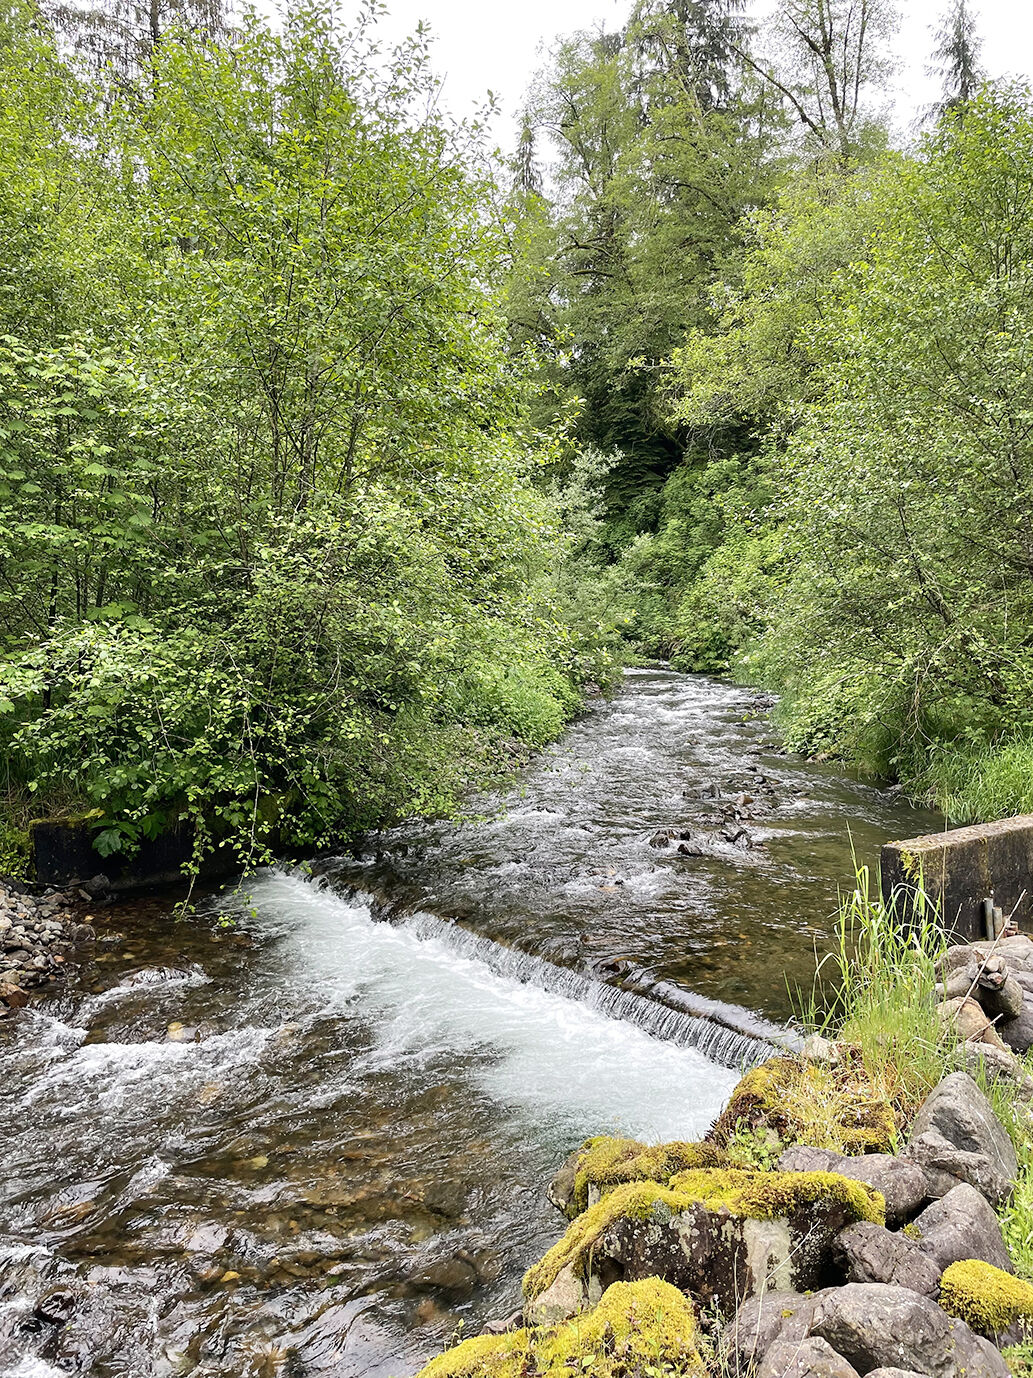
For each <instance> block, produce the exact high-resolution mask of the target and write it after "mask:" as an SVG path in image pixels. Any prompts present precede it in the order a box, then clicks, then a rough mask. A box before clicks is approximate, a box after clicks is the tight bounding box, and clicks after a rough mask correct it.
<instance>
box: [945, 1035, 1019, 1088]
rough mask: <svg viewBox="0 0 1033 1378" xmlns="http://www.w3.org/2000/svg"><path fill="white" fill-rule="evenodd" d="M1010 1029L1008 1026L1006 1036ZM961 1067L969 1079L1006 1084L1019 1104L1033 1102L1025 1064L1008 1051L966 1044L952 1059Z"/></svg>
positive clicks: (978, 1044) (985, 1044) (985, 1045)
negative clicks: (978, 1077) (972, 1077)
mask: <svg viewBox="0 0 1033 1378" xmlns="http://www.w3.org/2000/svg"><path fill="white" fill-rule="evenodd" d="M1007 1028H1008V1026H1007V1025H1005V1031H1006V1032H1007ZM952 1060H953V1061H954V1062H955V1064H958V1063H960V1068H959V1070H961V1071H965V1072H968V1073H969V1074H970V1075H971V1074H973V1073H979V1074H980V1075H982V1076H984V1077H986V1078H987V1079H988V1080H990V1081H993V1082H997V1081H1005V1082H1007V1083H1008V1089H1009V1092H1010V1094H1011V1095H1012V1097H1013V1098H1014V1099H1016V1100H1021V1101H1030V1100H1033V1077H1031V1076H1030V1075H1029V1073H1028V1072H1027V1071H1026V1069H1025V1068H1024V1067H1023V1065H1022V1063H1021V1062H1020V1061H1019V1059H1018V1058H1017V1057H1016V1056H1015V1054H1014V1052H1010V1051H1009V1050H1008V1049H1006V1048H991V1047H990V1045H989V1044H988V1043H963V1044H962V1045H961V1046H960V1047H959V1048H958V1049H956V1051H955V1054H954V1057H953V1059H952Z"/></svg>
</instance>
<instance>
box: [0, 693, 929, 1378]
mask: <svg viewBox="0 0 1033 1378" xmlns="http://www.w3.org/2000/svg"><path fill="white" fill-rule="evenodd" d="M769 733H770V729H769V728H768V726H767V725H766V723H765V720H764V717H763V714H762V713H760V712H759V711H758V707H757V704H756V702H755V700H754V698H753V696H752V695H751V694H750V693H749V692H748V691H745V690H741V689H737V688H734V687H731V686H728V685H725V684H722V683H719V682H717V681H712V680H707V679H702V678H697V677H693V678H689V677H686V676H680V675H675V674H671V673H665V672H662V671H649V672H635V673H633V674H630V675H629V676H628V678H627V683H626V685H625V688H624V691H623V692H622V693H621V694H620V695H619V696H618V697H617V698H615V699H614V700H613V701H611V702H609V703H600V704H599V705H597V706H596V708H595V709H594V710H593V711H592V712H591V713H589V714H588V715H587V716H586V717H585V718H584V719H583V720H582V721H581V722H580V723H579V724H577V725H576V726H575V727H573V728H572V729H571V730H570V731H569V732H568V733H567V735H566V737H565V738H564V740H563V742H562V743H561V744H560V745H559V746H558V747H557V748H556V749H554V750H553V751H552V752H550V753H547V754H545V755H544V756H543V757H542V758H540V759H539V760H538V761H537V762H535V763H534V764H533V765H531V766H530V767H529V768H528V769H527V770H526V771H525V772H524V773H523V775H522V778H521V780H520V782H519V783H518V785H517V786H516V787H515V788H514V789H513V790H512V791H510V792H508V794H507V795H506V796H505V800H504V802H505V809H504V810H503V809H501V808H500V801H499V800H497V799H496V800H487V801H484V806H483V812H484V817H482V818H481V819H480V821H471V822H467V823H464V824H462V825H459V826H455V825H445V824H424V825H412V826H407V827H404V828H399V829H395V830H392V831H391V832H390V833H386V834H383V835H381V836H380V837H379V838H377V839H373V840H371V841H370V843H369V844H368V846H367V849H366V850H364V851H363V852H361V853H360V854H359V855H354V856H347V857H338V858H332V859H329V860H325V861H323V862H322V863H321V864H320V866H319V867H318V868H317V869H318V871H319V872H320V875H319V877H317V878H315V879H312V878H307V877H302V876H300V875H294V874H287V873H282V872H269V873H267V874H265V875H262V876H260V877H258V878H256V879H255V880H254V881H252V882H251V883H250V884H249V887H248V892H247V894H246V896H241V895H238V896H230V897H222V898H219V897H213V898H212V900H211V901H210V902H209V903H207V904H206V905H205V906H203V907H202V913H201V914H200V915H199V916H198V918H196V919H194V920H192V921H190V922H176V921H175V920H173V918H172V917H171V915H170V908H171V900H170V899H162V898H160V897H159V898H156V899H153V900H149V901H145V902H139V901H138V902H136V903H134V904H131V905H130V904H123V905H118V906H114V907H112V908H111V909H109V910H106V911H103V912H99V913H98V914H97V915H96V921H97V927H98V934H99V942H98V947H97V954H96V959H95V960H94V961H92V962H91V963H89V964H87V965H86V966H84V967H83V968H82V969H81V970H80V971H79V972H78V973H77V975H76V976H75V977H74V978H73V979H72V980H70V982H69V983H68V985H67V986H66V987H65V988H64V989H63V990H61V991H59V992H56V993H51V994H49V995H47V996H45V997H44V998H42V999H40V1000H38V1001H37V1002H36V1003H35V1004H34V1005H33V1006H32V1007H30V1008H29V1009H27V1010H25V1011H22V1012H20V1013H19V1014H18V1015H17V1016H16V1017H13V1018H11V1019H9V1020H7V1021H6V1022H5V1024H4V1025H2V1026H0V1086H2V1087H3V1090H4V1110H3V1121H2V1123H3V1129H2V1133H0V1143H2V1149H3V1157H2V1171H0V1374H3V1375H18V1378H52V1375H55V1374H65V1373H74V1374H90V1375H97V1378H116V1375H117V1376H118V1378H159V1375H173V1374H190V1375H194V1376H195V1378H266V1375H268V1378H273V1375H280V1374H283V1375H287V1376H288V1378H302V1376H304V1378H309V1375H312V1376H313V1378H314V1376H315V1375H327V1378H329V1376H330V1375H333V1378H353V1376H354V1378H360V1375H370V1378H376V1376H378V1375H379V1376H380V1378H390V1376H391V1375H394V1378H405V1375H409V1374H411V1373H413V1372H414V1371H415V1370H416V1369H417V1368H418V1367H419V1366H420V1364H421V1363H422V1362H423V1361H425V1360H426V1359H427V1358H428V1357H429V1356H430V1355H432V1354H433V1353H435V1352H436V1351H437V1350H438V1349H439V1348H440V1346H441V1344H442V1342H443V1341H444V1340H446V1339H447V1338H449V1337H450V1336H451V1335H453V1334H455V1333H456V1332H457V1331H462V1332H463V1333H466V1334H475V1333H477V1332H478V1331H479V1329H480V1328H481V1326H482V1325H483V1324H484V1323H485V1321H486V1320H487V1319H489V1318H492V1317H497V1316H499V1315H502V1314H506V1313H508V1312H509V1311H510V1310H512V1308H513V1306H514V1304H515V1303H516V1300H517V1297H518V1280H519V1275H520V1272H521V1270H522V1269H523V1268H524V1267H525V1266H526V1265H527V1264H528V1263H529V1262H530V1261H532V1260H533V1259H534V1258H535V1257H536V1256H537V1255H538V1254H539V1253H541V1252H542V1250H543V1249H544V1248H545V1247H547V1246H548V1244H549V1243H551V1242H552V1240H553V1239H554V1238H555V1237H556V1236H557V1234H558V1233H559V1229H560V1221H559V1218H558V1217H557V1216H556V1214H555V1212H554V1211H553V1210H552V1209H551V1207H549V1206H548V1204H547V1203H546V1202H545V1200H544V1196H543V1186H544V1184H545V1182H546V1181H547V1179H548V1177H549V1176H550V1175H551V1173H552V1171H553V1170H554V1169H555V1167H556V1166H557V1165H558V1163H559V1161H560V1160H561V1159H562V1157H563V1156H564V1155H565V1154H566V1153H567V1152H568V1151H569V1150H570V1149H571V1148H572V1147H574V1146H575V1145H576V1144H577V1143H578V1142H579V1141H580V1140H581V1139H582V1138H584V1137H585V1136H587V1135H589V1134H593V1133H599V1132H618V1133H623V1134H628V1135H632V1136H635V1137H637V1138H643V1139H647V1140H654V1141H655V1140H660V1139H664V1138H692V1137H694V1136H697V1135H699V1134H700V1133H702V1132H703V1131H704V1130H705V1129H706V1127H707V1125H708V1124H709V1122H710V1121H711V1120H712V1119H713V1117H714V1116H715V1115H716V1114H717V1112H718V1111H719V1109H720V1107H721V1105H722V1103H723V1101H724V1099H725V1098H726V1097H727V1095H728V1092H729V1091H730V1089H731V1087H732V1085H733V1084H734V1082H735V1080H736V1078H737V1075H738V1070H737V1069H738V1068H739V1067H740V1066H742V1065H746V1064H748V1063H749V1062H751V1061H755V1060H757V1059H758V1058H761V1057H763V1056H764V1055H765V1053H766V1052H767V1047H768V1045H767V1041H766V1040H768V1039H770V1038H778V1037H780V1033H779V1029H778V1027H777V1026H778V1025H780V1024H781V1022H782V1021H783V1020H784V1018H785V1016H786V1015H787V1014H788V1013H789V1005H788V996H787V983H788V984H792V983H793V982H806V981H808V980H809V975H810V973H811V972H812V971H813V965H814V951H815V947H816V946H817V947H818V948H819V949H820V948H822V947H823V946H824V945H826V944H827V943H828V941H829V935H830V931H831V918H830V915H831V913H832V910H833V908H834V905H835V892H836V887H837V885H838V884H841V883H843V882H845V881H846V880H847V879H848V878H849V875H850V872H851V868H852V863H851V845H852V844H851V836H850V833H848V828H849V829H850V830H851V831H852V837H853V846H854V847H855V848H856V850H857V852H858V853H859V855H860V856H861V857H862V858H863V859H866V858H867V857H868V856H869V855H870V854H871V853H873V851H874V848H875V846H876V844H877V843H878V842H879V841H881V840H883V839H884V838H885V837H887V836H890V835H910V834H914V833H916V832H922V831H926V830H928V828H929V827H930V826H935V820H933V819H930V818H929V817H927V816H922V815H919V814H917V813H915V812H914V811H912V810H910V809H908V808H907V807H906V806H904V805H903V804H901V803H900V802H899V801H897V800H895V799H893V798H892V797H889V796H885V795H883V794H880V793H879V792H878V791H877V790H875V789H873V788H871V787H869V786H866V785H863V784H859V783H856V782H853V781H851V780H849V779H847V778H845V777H844V776H843V775H842V773H840V772H838V771H837V770H835V769H833V768H831V767H823V766H817V765H813V764H807V763H801V762H796V761H790V760H788V759H786V758H783V757H781V756H778V755H777V754H775V752H774V751H773V749H772V748H771V746H770V743H769V741H768V738H769ZM664 829H668V830H670V831H672V832H674V833H676V834H678V836H676V837H675V838H674V839H673V841H667V840H666V839H661V838H658V837H656V836H655V834H656V833H657V832H658V830H664ZM651 839H652V840H653V841H654V842H657V843H658V844H659V843H661V842H665V843H666V845H655V846H652V845H650V842H651ZM679 847H681V848H683V849H684V850H682V851H679V850H678V848H679ZM230 920H232V922H229V921H230Z"/></svg>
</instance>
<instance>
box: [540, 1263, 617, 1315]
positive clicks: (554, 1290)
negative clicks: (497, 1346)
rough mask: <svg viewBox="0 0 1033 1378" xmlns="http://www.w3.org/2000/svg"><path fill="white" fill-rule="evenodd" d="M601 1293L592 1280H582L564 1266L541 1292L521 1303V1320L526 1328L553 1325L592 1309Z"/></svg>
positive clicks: (571, 1269) (569, 1268)
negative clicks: (522, 1304) (522, 1316)
mask: <svg viewBox="0 0 1033 1378" xmlns="http://www.w3.org/2000/svg"><path fill="white" fill-rule="evenodd" d="M602 1294H603V1289H602V1287H600V1286H599V1285H598V1284H597V1283H595V1281H594V1279H589V1280H588V1282H585V1281H583V1280H582V1279H581V1278H579V1277H578V1276H577V1274H576V1273H575V1272H574V1269H573V1268H572V1267H570V1265H569V1264H568V1265H567V1267H566V1268H561V1269H560V1271H559V1272H558V1273H557V1275H556V1278H555V1280H554V1281H553V1282H552V1284H551V1285H550V1286H549V1287H547V1288H546V1289H545V1291H544V1292H541V1293H539V1295H538V1296H537V1297H534V1298H533V1299H529V1300H528V1301H526V1302H525V1303H524V1321H525V1323H526V1324H527V1325H557V1324H558V1323H559V1322H560V1321H565V1320H569V1319H570V1317H571V1316H576V1315H577V1314H578V1312H579V1311H584V1310H586V1309H587V1308H588V1307H590V1306H594V1305H595V1304H596V1303H597V1302H598V1301H599V1300H600V1298H601V1297H602Z"/></svg>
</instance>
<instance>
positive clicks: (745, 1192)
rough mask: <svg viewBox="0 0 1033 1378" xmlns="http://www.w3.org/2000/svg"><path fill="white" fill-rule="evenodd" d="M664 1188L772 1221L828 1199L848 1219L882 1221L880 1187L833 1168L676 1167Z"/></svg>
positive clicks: (883, 1210) (883, 1208) (711, 1205)
mask: <svg viewBox="0 0 1033 1378" xmlns="http://www.w3.org/2000/svg"><path fill="white" fill-rule="evenodd" d="M669 1185H670V1189H671V1190H672V1191H674V1192H677V1193H678V1194H679V1195H681V1196H684V1197H687V1198H688V1199H689V1200H690V1201H699V1202H702V1204H703V1205H705V1206H707V1207H709V1208H710V1209H711V1210H719V1209H721V1208H722V1207H723V1208H724V1209H725V1210H727V1211H729V1212H730V1213H731V1214H732V1215H742V1216H747V1217H748V1218H749V1219H751V1220H775V1219H777V1218H778V1217H779V1216H786V1215H792V1214H794V1213H795V1212H796V1211H798V1210H800V1208H801V1207H803V1206H809V1205H814V1204H815V1203H817V1202H821V1201H829V1202H835V1203H836V1204H837V1205H840V1206H844V1207H845V1208H846V1210H847V1211H848V1212H849V1214H850V1217H851V1220H854V1221H857V1220H871V1221H874V1222H875V1224H877V1225H884V1224H885V1223H886V1202H885V1199H884V1198H883V1195H882V1192H880V1191H875V1190H873V1188H872V1187H869V1186H866V1185H865V1184H864V1183H863V1182H854V1181H851V1179H850V1178H848V1177H841V1176H840V1175H839V1173H838V1172H749V1171H746V1170H743V1169H738V1168H723V1169H721V1168H719V1169H716V1170H713V1171H694V1172H682V1173H678V1174H677V1175H676V1176H674V1177H672V1178H671V1181H670V1184H669Z"/></svg>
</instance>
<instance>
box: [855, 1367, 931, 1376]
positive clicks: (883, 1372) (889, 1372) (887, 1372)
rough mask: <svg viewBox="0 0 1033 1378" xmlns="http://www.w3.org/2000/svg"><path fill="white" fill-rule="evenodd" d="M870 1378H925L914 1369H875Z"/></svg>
mask: <svg viewBox="0 0 1033 1378" xmlns="http://www.w3.org/2000/svg"><path fill="white" fill-rule="evenodd" d="M868 1378H924V1375H923V1374H921V1373H916V1372H915V1371H914V1369H913V1368H873V1369H872V1371H871V1373H869V1374H868Z"/></svg>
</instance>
